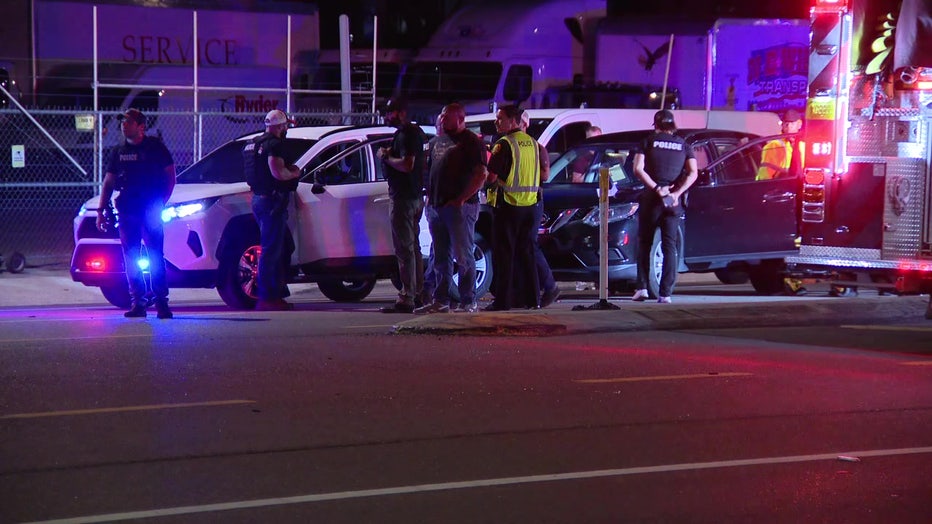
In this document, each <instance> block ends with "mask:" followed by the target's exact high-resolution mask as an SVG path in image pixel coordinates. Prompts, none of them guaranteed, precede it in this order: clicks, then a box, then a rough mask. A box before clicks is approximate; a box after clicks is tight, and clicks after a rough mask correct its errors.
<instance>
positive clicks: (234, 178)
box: [177, 138, 317, 184]
mask: <svg viewBox="0 0 932 524" xmlns="http://www.w3.org/2000/svg"><path fill="white" fill-rule="evenodd" d="M315 143H317V141H316V140H308V139H303V138H286V139H285V152H286V153H285V155H286V157H285V163H286V164H290V163H293V162H294V161H295V160H297V159H299V158H301V155H303V154H304V153H305V152H307V150H308V149H310V148H311V146H313V145H314V144H315ZM245 145H246V141H245V140H234V141H232V142H227V143H226V144H224V145H222V146H220V147H218V148H217V149H215V150H213V151H212V152H211V153H210V154H209V155H207V156H205V157H204V158H202V159H201V160H200V161H198V162H196V163H195V164H193V165H192V166H190V167H189V168H187V169H185V170H184V171H182V172H181V174H179V175H178V179H177V183H178V184H235V183H237V182H245V181H246V175H245V173H243V147H244V146H245Z"/></svg>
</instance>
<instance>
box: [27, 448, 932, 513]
mask: <svg viewBox="0 0 932 524" xmlns="http://www.w3.org/2000/svg"><path fill="white" fill-rule="evenodd" d="M922 453H932V446H928V447H920V448H899V449H875V450H866V451H846V452H843V453H823V454H819V455H792V456H786V457H767V458H757V459H744V460H723V461H717V462H693V463H685V464H667V465H662V466H645V467H637V468H621V469H602V470H595V471H576V472H571V473H556V474H551V475H529V476H524V477H502V478H493V479H482V480H470V481H465V482H442V483H438V484H416V485H413V486H398V487H394V488H381V489H364V490H358V491H335V492H332V493H320V494H316V495H299V496H295V497H281V498H271V499H256V500H243V501H239V502H223V503H219V504H204V505H201V506H178V507H174V508H163V509H153V510H147V511H131V512H126V513H108V514H104V515H87V516H83V517H73V518H66V519H57V520H44V521H37V522H34V523H31V524H52V523H54V524H86V523H96V522H114V521H119V520H130V519H145V518H157V517H166V516H170V515H190V514H193V513H209V512H213V511H229V510H236V509H246V508H262V507H269V506H285V505H290V504H305V503H308V502H325V501H331V500H346V499H358V498H365V497H380V496H385V495H407V494H411V493H425V492H430V491H445V490H455V489H472V488H484V487H490V486H508V485H514V484H530V483H535V482H553V481H560V480H579V479H591V478H599V477H620V476H625V475H642V474H645V473H667V472H672V471H694V470H702V469H714V468H733V467H742V466H759V465H769V464H791V463H795V462H814V461H818V460H838V457H839V456H851V457H860V458H863V457H889V456H896V455H912V454H922Z"/></svg>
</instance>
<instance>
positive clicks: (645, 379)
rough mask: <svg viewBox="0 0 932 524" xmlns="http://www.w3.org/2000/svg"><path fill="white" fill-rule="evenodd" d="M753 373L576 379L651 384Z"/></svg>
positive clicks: (593, 381)
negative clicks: (656, 381)
mask: <svg viewBox="0 0 932 524" xmlns="http://www.w3.org/2000/svg"><path fill="white" fill-rule="evenodd" d="M751 375H752V373H698V374H695V375H656V376H652V377H619V378H580V379H574V380H573V382H576V383H577V384H615V383H618V382H649V381H652V380H688V379H692V378H722V377H749V376H751Z"/></svg>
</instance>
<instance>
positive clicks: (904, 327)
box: [841, 324, 932, 333]
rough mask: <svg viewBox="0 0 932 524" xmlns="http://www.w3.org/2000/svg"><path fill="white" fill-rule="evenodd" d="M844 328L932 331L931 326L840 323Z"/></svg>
mask: <svg viewBox="0 0 932 524" xmlns="http://www.w3.org/2000/svg"><path fill="white" fill-rule="evenodd" d="M841 327H843V328H845V329H861V330H864V331H915V332H917V333H932V326H930V327H924V326H879V325H874V324H870V325H867V324H865V325H853V324H851V325H842V326H841Z"/></svg>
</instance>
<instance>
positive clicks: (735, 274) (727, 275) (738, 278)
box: [715, 268, 751, 285]
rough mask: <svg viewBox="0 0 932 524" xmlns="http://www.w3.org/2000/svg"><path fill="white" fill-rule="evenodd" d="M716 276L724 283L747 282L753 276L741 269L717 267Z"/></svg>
mask: <svg viewBox="0 0 932 524" xmlns="http://www.w3.org/2000/svg"><path fill="white" fill-rule="evenodd" d="M715 278H717V279H718V281H719V282H721V283H722V284H728V285H735V284H747V282H748V280H750V279H751V276H750V275H748V272H747V271H742V270H739V269H729V268H724V269H716V270H715Z"/></svg>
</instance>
